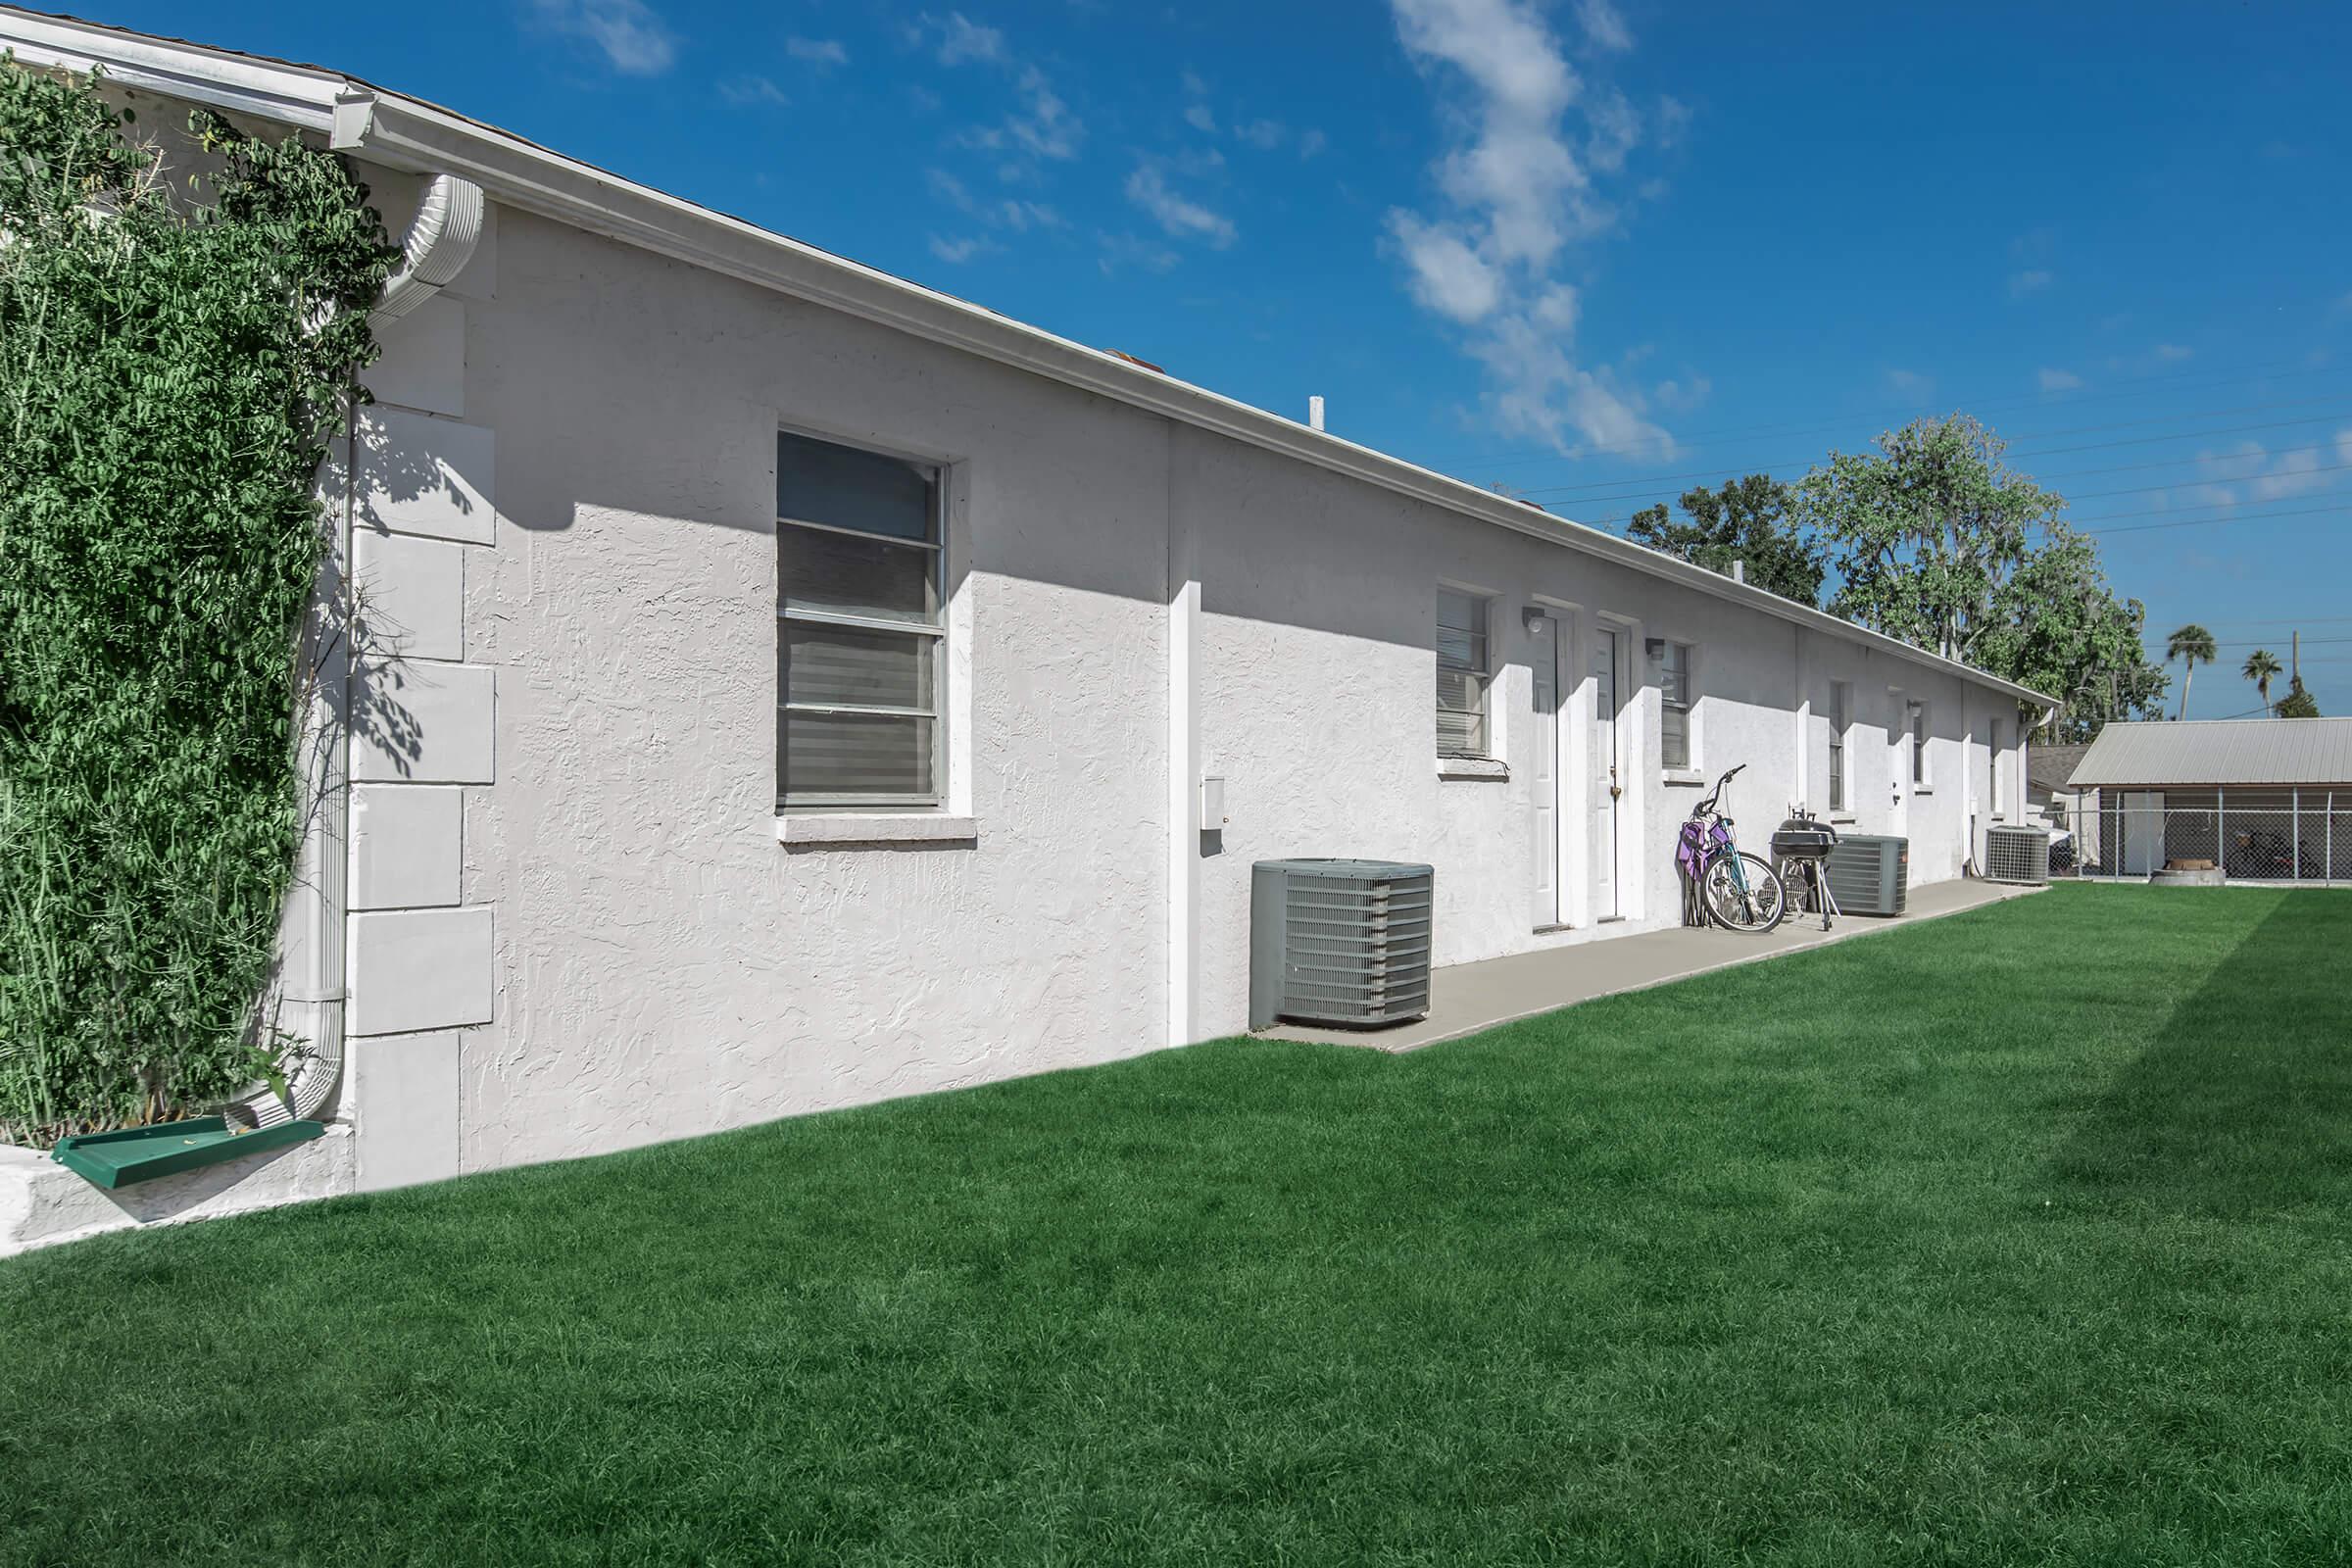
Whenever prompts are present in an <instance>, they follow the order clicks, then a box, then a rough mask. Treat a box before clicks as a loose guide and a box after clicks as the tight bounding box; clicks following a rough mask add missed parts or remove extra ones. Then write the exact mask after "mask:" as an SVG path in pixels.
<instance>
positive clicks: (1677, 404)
mask: <svg viewBox="0 0 2352 1568" xmlns="http://www.w3.org/2000/svg"><path fill="white" fill-rule="evenodd" d="M1714 390H1715V383H1714V382H1712V381H1710V380H1708V379H1707V378H1706V377H1705V376H1703V375H1693V376H1689V377H1687V378H1683V379H1679V380H1668V381H1660V382H1659V383H1658V384H1657V385H1656V387H1654V388H1652V389H1651V392H1650V396H1652V397H1654V398H1655V399H1657V404H1658V407H1659V408H1661V409H1664V410H1665V411H1666V412H1667V413H1669V414H1692V413H1695V412H1696V411H1697V410H1698V408H1699V406H1700V405H1701V404H1703V403H1705V402H1706V401H1707V398H1708V396H1709V395H1710V394H1711V393H1713V392H1714Z"/></svg>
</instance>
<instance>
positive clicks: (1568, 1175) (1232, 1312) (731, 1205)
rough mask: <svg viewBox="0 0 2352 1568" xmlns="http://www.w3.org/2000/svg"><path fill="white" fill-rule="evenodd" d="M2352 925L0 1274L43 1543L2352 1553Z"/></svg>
mask: <svg viewBox="0 0 2352 1568" xmlns="http://www.w3.org/2000/svg"><path fill="white" fill-rule="evenodd" d="M2347 952H2352V898H2347V897H2346V896H2344V895H2341V894H2330V893H2327V892H2317V891H2310V892H2282V893H2273V892H2265V891H2229V892H2223V893H2213V894H2203V893H2195V892H2179V891H2173V890H2164V891H2156V890H2139V889H2128V888H2110V887H2100V888H2061V889H2058V890H2056V891H2053V892H2051V893H2049V894H2046V895H2044V896H2041V897H2038V898H2034V899H2030V900H2025V901H2022V902H2018V903H2012V904H2009V905H2005V906H2002V907H1995V908H1988V909H1985V910H1980V911H1978V912H1975V913H1972V914H1967V915H1961V916H1957V917H1954V918H1952V919H1949V920H1944V921H1938V922H1935V923H1933V924H1927V925H1922V926H1917V927H1913V928H1910V929H1908V930H1904V931H1898V932H1892V933H1888V934H1887V935H1884V936H1877V937H1873V938H1871V939H1870V940H1868V941H1863V942H1854V943H1847V944H1843V945H1840V946H1837V947H1833V948H1829V949H1825V950H1821V951H1818V952H1814V953H1809V954H1804V955H1800V956H1792V957H1789V958H1786V959H1783V960H1780V961H1777V962H1774V963H1769V964H1762V965H1755V966H1751V967H1746V968H1740V969H1735V970H1730V971H1726V972H1722V973H1718V974H1714V975H1710V976H1707V977H1704V978H1701V979H1698V980H1693V981H1690V982H1687V983H1685V984H1682V985H1678V986H1673V987H1669V988H1665V989H1661V990H1657V991H1650V992H1644V993H1642V994H1639V995H1634V996H1628V997H1622V998H1618V999H1614V1000H1611V1001H1606V1002H1600V1003H1595V1004H1593V1005H1588V1006H1585V1007H1582V1008H1578V1009H1576V1010H1573V1011H1570V1012H1566V1013H1558V1014H1553V1015H1551V1016H1550V1017H1547V1018H1540V1019H1535V1020H1531V1021H1529V1022H1526V1023H1521V1024H1517V1025H1513V1026H1510V1027H1507V1028H1503V1029H1498V1030H1495V1031H1494V1032H1492V1033H1490V1034H1487V1035H1483V1036H1480V1037H1478V1038H1476V1039H1473V1040H1467V1041H1462V1042H1458V1043H1456V1044H1453V1045H1448V1046H1441V1047H1437V1048H1435V1049H1433V1050H1430V1051H1427V1052H1424V1053H1420V1054H1414V1055H1409V1056H1402V1057H1391V1056H1387V1055H1383V1054H1377V1053H1373V1052H1365V1051H1354V1050H1346V1049H1327V1048H1317V1047H1308V1046H1290V1045H1272V1044H1264V1043H1257V1042H1229V1043H1224V1044H1218V1045H1213V1046H1206V1047H1201V1048H1197V1049H1194V1050H1191V1051H1185V1052H1179V1053H1169V1054H1159V1055H1154V1056H1150V1057H1145V1058H1141V1059H1138V1060H1135V1061H1131V1062H1127V1063H1123V1064H1119V1065H1114V1066H1108V1067H1103V1068H1097V1069H1093V1070H1090V1071H1084V1072H1073V1073H1065V1074H1060V1075H1056V1076H1053V1077H1048V1078H1041V1079H1033V1080H1029V1081H1027V1082H1022V1083H1014V1084H1005V1085H1000V1086H996V1087H993V1088H987V1089H981V1090H976V1091H972V1092H968V1093H962V1094H956V1095H944V1096H938V1097H934V1098H930V1099H925V1100H917V1101H907V1102H901V1103H894V1104H889V1105H881V1106H875V1107H872V1108H868V1109H863V1110H858V1111H851V1112H844V1113H839V1114H833V1115H826V1116H817V1117H809V1118H806V1119H802V1120H797V1121H788V1122H780V1123H775V1124H772V1125H769V1126H764V1127H760V1128H755V1129H751V1130H749V1131H745V1132H740V1133H734V1134H730V1135H726V1136H723V1137H718V1138H711V1139H706V1140H702V1141H699V1142H696V1143H692V1144H683V1145H672V1146H669V1147H666V1148H662V1149H655V1150H648V1151H644V1152H636V1153H631V1154H624V1155H618V1156H613V1157H611V1158H606V1159H600V1160H593V1161H586V1162H581V1163H576V1164H570V1165H562V1166H548V1167H542V1168H537V1169H530V1170H521V1171H514V1172H508V1173H503V1174H498V1175H492V1176H484V1177H475V1178H471V1179H468V1180H466V1181H463V1182H460V1183H456V1184H452V1185H448V1186H444V1187H440V1188H433V1189H423V1190H416V1191H411V1192H406V1193H398V1194H391V1195H384V1196H376V1197H367V1198H355V1199H347V1200H342V1201H335V1202H332V1203H326V1204H320V1205H315V1206H312V1207H307V1208H302V1209H292V1210H281V1211H278V1212H275V1213H271V1214H267V1215H260V1216H254V1217H250V1218H245V1219H237V1220H229V1221H221V1222H217V1223H213V1224H207V1225H202V1226H194V1227H186V1228H180V1229H174V1230H171V1231H165V1232H155V1233H150V1234H146V1235H139V1236H123V1237H111V1238H105V1239H101V1240H98V1241H93V1242H88V1243H83V1244H79V1245H76V1246H73V1247H69V1248H64V1249H59V1250H53V1251H49V1252H43V1253H35V1254H32V1255H30V1256H27V1257H24V1258H20V1259H17V1260H15V1261H13V1262H9V1263H6V1264H0V1346H4V1347H5V1348H6V1354H5V1357H4V1359H0V1562H6V1563H10V1564H46V1563H60V1564H63V1563H72V1564H104V1563H165V1562H183V1561H195V1560H200V1559H201V1560H206V1561H212V1562H236V1563H256V1562H274V1561H298V1562H318V1563H333V1564H338V1565H344V1564H352V1565H357V1564H375V1563H412V1562H416V1563H424V1562H430V1563H468V1564H471V1563H556V1564H563V1563H634V1562H696V1563H747V1564H748V1563H773V1562H816V1561H823V1562H847V1563H858V1564H882V1563H890V1564H915V1563H952V1562H981V1561H987V1562H1018V1563H1043V1564H1056V1563H1067V1564H1078V1563H1088V1564H1095V1563H1159V1562H1182V1563H1226V1562H1241V1561H1250V1562H1274V1561H1280V1562H1286V1563H1327V1562H1328V1563H1365V1562H1378V1563H1427V1564H1439V1563H1446V1564H1451V1563H1467V1562H1497V1563H1499V1562H1514V1563H1519V1562H1576V1563H1587V1562H1589V1563H1687V1564H1700V1563H1705V1564H1715V1563H1731V1562H1756V1563H1805V1564H1857V1565H1859V1564H1870V1565H1881V1564H1909V1563H2002V1564H2007V1563H2023V1562H2032V1563H2101V1564H2106V1563H2128V1564H2133V1565H2145V1564H2163V1563H2215V1564H2220V1563H2229V1564H2258V1563H2290V1562H2343V1561H2345V1560H2346V1559H2347V1555H2348V1554H2352V1393H2348V1392H2347V1391H2348V1390H2352V1309H2348V1308H2347V1302H2348V1301H2352V1208H2348V1206H2347V1199H2348V1198H2352V1054H2348V1049H2352V1047H2348V1042H2347V1035H2348V1034H2352V1031H2348V1030H2347V1027H2346V1024H2347V1017H2348V1009H2347V1007H2346V1005H2345V1002H2344V985H2345V973H2344V970H2343V968H2342V967H2341V965H2342V963H2343V958H2344V955H2345V954H2346V953H2347Z"/></svg>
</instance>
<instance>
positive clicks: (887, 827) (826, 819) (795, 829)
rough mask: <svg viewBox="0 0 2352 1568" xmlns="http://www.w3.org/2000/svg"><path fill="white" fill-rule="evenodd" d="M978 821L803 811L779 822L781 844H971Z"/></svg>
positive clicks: (904, 814)
mask: <svg viewBox="0 0 2352 1568" xmlns="http://www.w3.org/2000/svg"><path fill="white" fill-rule="evenodd" d="M979 838H980V824H979V821H978V819H977V818H974V817H969V816H946V815H942V814H940V813H937V812H924V811H804V812H796V813H793V814H791V815H781V816H778V817H777V818H776V842H777V843H778V844H972V843H976V842H978V840H979Z"/></svg>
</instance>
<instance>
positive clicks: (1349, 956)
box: [1250, 859, 1437, 1029]
mask: <svg viewBox="0 0 2352 1568" xmlns="http://www.w3.org/2000/svg"><path fill="white" fill-rule="evenodd" d="M1436 887H1437V872H1436V871H1435V869H1433V868H1432V867H1430V866H1426V865H1411V864H1400V863H1398V862H1397V861H1394V860H1315V859H1306V860H1260V861H1258V862H1257V863H1256V864H1255V865H1254V866H1252V867H1250V1028H1252V1029H1263V1028H1265V1027H1266V1026H1267V1025H1268V1024H1270V1023H1272V1022H1274V1020H1275V1019H1277V1018H1290V1019H1295V1020H1297V1021H1298V1022H1300V1023H1332V1024H1347V1025H1351V1026H1354V1027H1357V1028H1375V1027H1378V1026H1380V1025H1382V1024H1392V1023H1402V1022H1404V1021H1406V1020H1407V1019H1411V1018H1418V1017H1421V1016H1423V1015H1424V1014H1426V1013H1427V1012H1428V1011H1429V954H1430V935H1431V925H1430V920H1431V914H1432V905H1433V904H1434V902H1435V893H1436Z"/></svg>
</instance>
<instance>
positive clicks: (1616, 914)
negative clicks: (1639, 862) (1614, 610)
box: [1583, 614, 1635, 923]
mask: <svg viewBox="0 0 2352 1568" xmlns="http://www.w3.org/2000/svg"><path fill="white" fill-rule="evenodd" d="M1631 637H1632V627H1631V626H1630V624H1629V623H1628V622H1626V621H1623V620H1620V619H1619V618H1617V617H1616V616H1614V615H1608V614H1601V615H1596V616H1595V617H1594V618H1593V634H1592V647H1591V651H1590V653H1589V654H1588V656H1587V658H1586V661H1585V674H1584V678H1585V684H1586V686H1587V688H1588V689H1589V691H1590V692H1591V694H1592V695H1591V701H1590V702H1589V704H1588V705H1587V709H1586V712H1587V717H1588V720H1589V721H1588V722H1587V723H1586V724H1585V725H1584V726H1583V727H1584V730H1585V734H1586V737H1587V744H1586V746H1585V748H1584V751H1585V759H1584V760H1585V773H1586V779H1587V788H1588V789H1589V790H1590V791H1591V798H1592V803H1593V811H1592V828H1591V831H1590V833H1589V834H1588V836H1587V840H1586V842H1587V843H1588V844H1590V845H1591V847H1592V858H1593V872H1592V875H1591V876H1590V877H1588V878H1587V879H1586V880H1587V882H1588V884H1589V886H1590V888H1591V890H1592V911H1593V921H1594V922H1595V923H1598V922H1600V921H1603V920H1621V919H1624V918H1626V917H1627V916H1628V915H1629V914H1631V913H1632V912H1633V911H1632V909H1631V907H1630V904H1631V901H1630V900H1629V899H1628V898H1627V896H1626V885H1625V884H1626V872H1627V870H1628V864H1627V862H1628V860H1629V857H1628V856H1627V854H1626V839H1627V833H1626V817H1627V815H1628V806H1629V799H1628V798H1629V796H1630V795H1631V794H1632V792H1633V787H1634V783H1635V766H1634V762H1633V760H1632V759H1631V758H1630V757H1629V756H1628V748H1627V746H1626V735H1625V711H1626V706H1627V705H1626V700H1625V699H1626V691H1625V685H1626V675H1627V673H1628V670H1627V665H1628V663H1629V661H1628V660H1627V658H1626V654H1627V649H1628V646H1629V644H1630V641H1631ZM1604 659H1605V660H1606V661H1607V663H1606V665H1605V666H1604V664H1603V662H1602V661H1603V660H1604ZM1604 667H1605V668H1606V670H1607V673H1608V677H1609V679H1608V685H1607V687H1606V688H1605V690H1604V688H1603V687H1602V685H1601V680H1600V676H1601V672H1602V670H1603V669H1604ZM1612 763H1614V766H1615V773H1614V779H1615V782H1616V784H1617V789H1618V793H1617V795H1616V796H1615V797H1614V798H1612V797H1611V796H1610V794H1609V792H1608V791H1609V784H1610V780H1611V774H1610V768H1611V765H1612Z"/></svg>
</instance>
